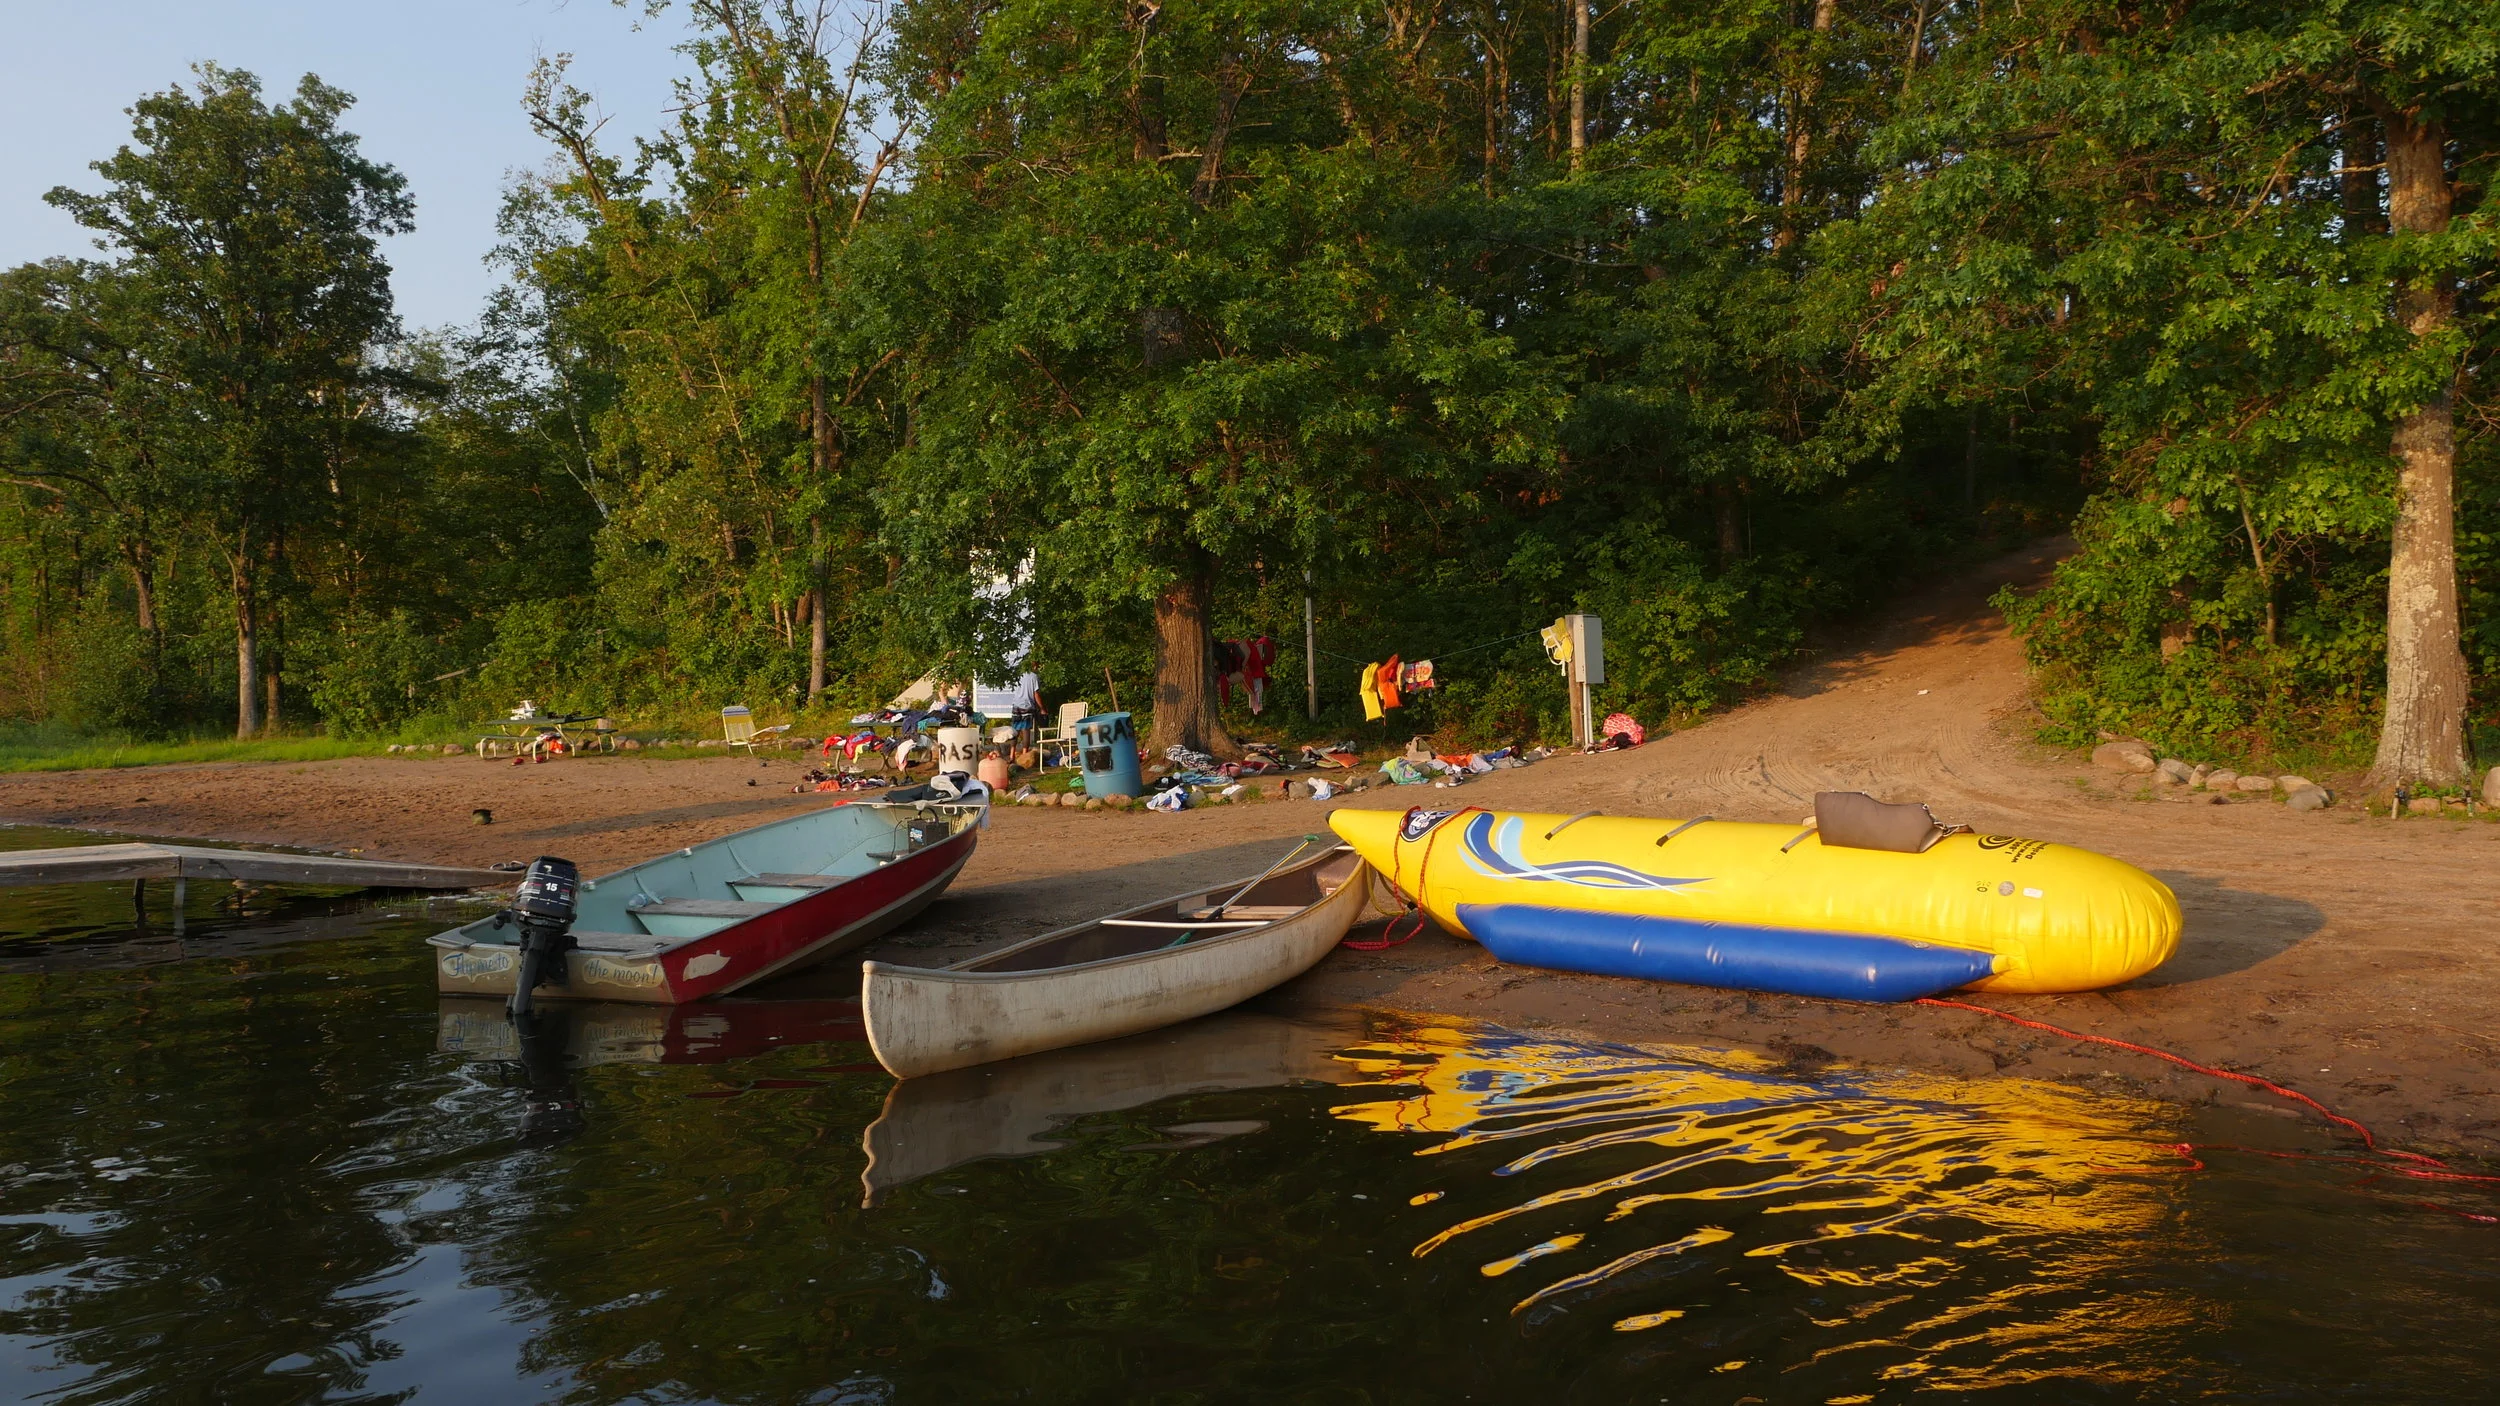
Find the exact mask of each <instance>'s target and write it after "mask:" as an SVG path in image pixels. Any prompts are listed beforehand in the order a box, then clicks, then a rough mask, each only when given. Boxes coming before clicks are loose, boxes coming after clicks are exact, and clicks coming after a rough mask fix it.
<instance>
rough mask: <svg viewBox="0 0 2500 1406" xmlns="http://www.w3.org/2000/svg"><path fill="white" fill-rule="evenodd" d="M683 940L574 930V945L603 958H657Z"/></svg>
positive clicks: (643, 934)
mask: <svg viewBox="0 0 2500 1406" xmlns="http://www.w3.org/2000/svg"><path fill="white" fill-rule="evenodd" d="M681 940H682V939H679V938H674V937H653V936H651V935H650V934H649V933H639V932H584V931H582V930H581V929H580V928H575V929H574V930H573V945H574V946H576V947H579V948H580V949H582V950H583V951H585V952H596V953H598V954H599V955H600V956H603V957H656V956H658V955H659V954H660V953H662V952H665V951H667V950H668V949H670V948H671V947H674V946H676V945H677V944H678V942H679V941H681Z"/></svg>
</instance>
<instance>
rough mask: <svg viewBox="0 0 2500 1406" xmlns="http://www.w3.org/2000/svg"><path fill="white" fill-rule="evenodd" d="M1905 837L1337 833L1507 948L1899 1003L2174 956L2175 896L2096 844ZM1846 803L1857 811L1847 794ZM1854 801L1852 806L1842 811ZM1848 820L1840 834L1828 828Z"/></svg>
mask: <svg viewBox="0 0 2500 1406" xmlns="http://www.w3.org/2000/svg"><path fill="white" fill-rule="evenodd" d="M1834 802H1839V803H1851V804H1855V803H1863V804H1862V805H1858V806H1857V808H1858V809H1860V810H1863V809H1864V808H1865V807H1866V806H1873V807H1874V810H1875V812H1876V813H1877V819H1878V821H1879V822H1881V821H1883V817H1884V813H1889V812H1897V811H1915V812H1916V814H1917V817H1918V819H1917V828H1918V829H1919V830H1920V831H1922V832H1926V833H1921V834H1917V835H1913V836H1911V837H1910V838H1909V840H1908V841H1907V842H1906V844H1907V846H1908V847H1906V848H1902V849H1893V848H1871V847H1865V846H1863V845H1861V844H1858V843H1855V842H1854V839H1853V842H1852V843H1846V844H1844V843H1840V842H1838V841H1839V838H1840V835H1839V827H1837V826H1836V825H1834V824H1832V823H1830V822H1829V821H1828V820H1827V822H1826V824H1825V825H1824V826H1823V827H1822V828H1821V829H1816V830H1801V829H1800V828H1799V827H1797V826H1793V825H1747V824H1739V823H1734V822H1726V821H1718V822H1710V823H1703V822H1704V821H1707V820H1708V817H1706V816H1705V817H1703V818H1702V819H1701V820H1694V821H1675V820H1652V819H1642V818H1636V817H1630V816H1623V817H1614V816H1597V815H1583V816H1569V817H1566V816H1560V815H1519V814H1511V813H1507V812H1502V811H1487V810H1477V809H1475V808H1473V807H1469V808H1466V809H1463V810H1455V811H1431V810H1416V811H1410V812H1407V813H1406V814H1404V815H1401V814H1399V813H1398V812H1396V811H1382V810H1339V811H1336V812H1335V813H1333V814H1331V815H1330V816H1329V818H1328V819H1329V824H1330V826H1331V827H1332V828H1334V829H1335V830H1336V832H1337V833H1338V834H1339V835H1340V836H1342V837H1344V839H1345V840H1346V841H1347V842H1348V843H1349V844H1351V845H1353V846H1354V848H1355V849H1356V850H1358V851H1359V852H1361V854H1362V855H1363V857H1364V858H1365V859H1368V860H1370V861H1371V863H1372V865H1373V866H1374V867H1375V868H1377V869H1378V870H1379V871H1380V872H1381V873H1382V874H1384V875H1387V876H1389V877H1390V878H1391V879H1392V881H1394V882H1395V883H1396V884H1397V885H1398V886H1399V887H1400V888H1401V889H1403V890H1404V891H1405V892H1406V893H1408V894H1412V895H1415V896H1416V897H1417V898H1418V900H1419V901H1420V902H1421V904H1422V906H1423V908H1424V909H1425V911H1426V912H1428V913H1430V914H1431V915H1432V917H1433V919H1434V920H1435V921H1437V922H1439V923H1440V924H1441V925H1442V926H1443V927H1445V928H1447V929H1449V930H1450V931H1452V932H1454V933H1457V934H1459V935H1461V936H1464V937H1471V938H1474V939H1475V940H1476V941H1478V942H1481V943H1483V944H1484V945H1485V948H1486V950H1488V951H1490V952H1491V953H1493V955H1494V956H1496V957H1498V958H1500V959H1501V960H1503V961H1505V962H1517V963H1520V964H1523V965H1527V966H1541V967H1559V968H1563V969H1566V970H1571V971H1585V972H1595V973H1599V974H1601V975H1608V976H1637V977H1647V978H1652V979H1657V980H1665V981H1683V982H1691V983H1694V984H1697V985H1704V986H1731V987H1739V988H1744V989H1751V990H1764V991H1787V992H1792V993H1795V994H1797V995H1803V996H1834V997H1841V998H1845V999H1851V1000H1860V1001H1898V1000H1906V999H1909V998H1911V997H1914V996H1925V995H1931V994H1933V993H1935V992H1938V991H1946V990H1951V989H1953V988H1955V987H1960V986H1969V987H1972V988H1974V989H1977V990H1982V991H2090V990H2095V989H2097V988H2100V987H2104V986H2114V985H2116V984H2118V983H2119V982H2122V981H2129V980H2132V979H2134V978H2136V977H2138V976H2141V975H2143V974H2144V973H2146V972H2148V971H2151V970H2152V969H2153V968H2154V967H2157V966H2159V965H2161V963H2162V962H2163V961H2165V960H2167V959H2168V958H2169V956H2170V954H2171V953H2172V952H2173V951H2175V950H2177V948H2178V945H2179V926H2180V917H2179V901H2178V899H2176V898H2175V897H2173V896H2172V895H2171V892H2170V890H2169V889H2168V888H2166V887H2164V886H2163V885H2162V883H2161V882H2160V881H2159V880H2157V879H2155V878H2154V877H2153V876H2151V875H2150V874H2147V873H2145V872H2144V871H2142V870H2140V869H2137V868H2135V867H2134V866H2132V865H2129V864H2125V863H2121V862H2120V861H2118V860H2115V859H2111V858H2108V857H2107V856H2104V855H2098V854H2094V853H2091V852H2090V851H2088V850H2080V849H2073V848H2070V847H2068V846H2065V845H2053V844H2049V843H2047V842H2046V841H2042V840H2024V839H2016V838H2014V837H2012V836H2008V835H1975V834H1970V833H1967V832H1963V833H1958V834H1956V833H1947V832H1944V831H1943V830H1942V829H1941V828H1935V829H1933V830H1930V827H1931V826H1932V822H1930V821H1928V820H1927V819H1926V818H1925V817H1926V812H1925V810H1924V809H1923V808H1920V807H1915V806H1911V807H1886V806H1877V805H1875V803H1873V802H1871V801H1866V800H1865V798H1864V797H1849V796H1834V795H1832V794H1830V793H1827V794H1826V795H1825V796H1821V797H1818V798H1817V810H1818V813H1819V812H1820V811H1821V810H1822V809H1823V808H1824V806H1825V805H1826V804H1827V803H1834ZM1834 809H1835V811H1836V812H1841V807H1840V806H1839V805H1837V804H1835V805H1834ZM1841 813H1845V812H1841ZM1827 831H1830V832H1833V833H1831V834H1827V833H1826V832H1827Z"/></svg>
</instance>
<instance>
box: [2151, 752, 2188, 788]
mask: <svg viewBox="0 0 2500 1406" xmlns="http://www.w3.org/2000/svg"><path fill="white" fill-rule="evenodd" d="M2154 770H2155V771H2156V772H2157V773H2159V774H2160V775H2163V776H2167V777H2169V778H2170V779H2171V780H2173V781H2176V782H2178V783H2180V784H2181V785H2186V784H2187V783H2188V782H2190V781H2193V780H2194V779H2195V778H2196V768H2194V767H2192V766H2189V765H2188V764H2187V763H2186V762H2183V761H2180V760H2179V759H2178V758H2177V757H2164V758H2162V759H2161V760H2160V761H2159V762H2158V763H2156V764H2155V765H2154Z"/></svg>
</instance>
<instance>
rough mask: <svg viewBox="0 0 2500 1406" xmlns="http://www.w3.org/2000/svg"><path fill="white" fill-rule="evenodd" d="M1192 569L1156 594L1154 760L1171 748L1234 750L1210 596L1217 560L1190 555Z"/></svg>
mask: <svg viewBox="0 0 2500 1406" xmlns="http://www.w3.org/2000/svg"><path fill="white" fill-rule="evenodd" d="M1190 558H1191V560H1190V564H1189V568H1188V570H1187V572H1186V573H1185V574H1184V575H1183V576H1182V577H1181V578H1180V579H1179V580H1177V581H1175V582H1173V583H1172V585H1171V586H1170V587H1169V588H1168V589H1166V590H1165V591H1164V593H1163V594H1162V595H1160V596H1158V597H1156V598H1155V715H1154V730H1153V732H1152V733H1151V734H1150V735H1149V736H1148V737H1147V739H1146V750H1147V752H1148V753H1149V754H1150V759H1151V758H1155V757H1161V756H1162V755H1163V752H1164V749H1165V748H1168V747H1187V748H1189V749H1190V750H1192V751H1197V752H1212V753H1214V754H1216V755H1218V756H1222V755H1225V754H1226V753H1229V752H1231V751H1233V750H1234V743H1233V735H1232V734H1231V733H1230V732H1227V731H1226V730H1225V728H1224V720H1223V718H1222V717H1221V716H1220V715H1219V714H1218V713H1217V712H1216V709H1215V659H1214V651H1213V648H1212V645H1213V641H1214V636H1213V634H1212V633H1211V632H1210V622H1209V607H1208V600H1209V597H1210V596H1211V595H1212V594H1213V590H1212V587H1211V585H1210V580H1211V577H1212V576H1213V572H1214V563H1213V562H1211V561H1209V560H1207V558H1206V556H1205V554H1203V553H1201V552H1197V551H1192V552H1191V553H1190Z"/></svg>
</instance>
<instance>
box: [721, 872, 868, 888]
mask: <svg viewBox="0 0 2500 1406" xmlns="http://www.w3.org/2000/svg"><path fill="white" fill-rule="evenodd" d="M848 882H850V880H848V879H847V878H845V877H843V876H842V875H840V874H749V875H747V876H746V877H745V878H743V879H731V880H730V881H729V886H730V887H731V888H737V887H739V886H741V885H747V884H752V885H754V886H755V887H757V888H768V889H829V888H839V887H841V886H842V885H843V884H846V883H848Z"/></svg>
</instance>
